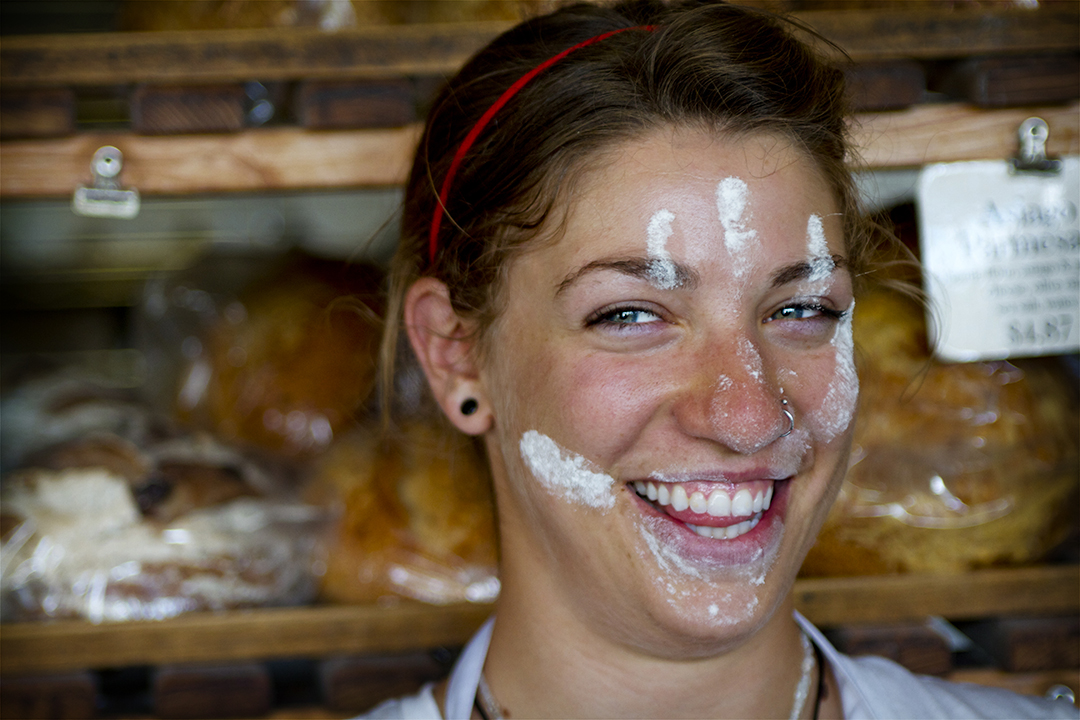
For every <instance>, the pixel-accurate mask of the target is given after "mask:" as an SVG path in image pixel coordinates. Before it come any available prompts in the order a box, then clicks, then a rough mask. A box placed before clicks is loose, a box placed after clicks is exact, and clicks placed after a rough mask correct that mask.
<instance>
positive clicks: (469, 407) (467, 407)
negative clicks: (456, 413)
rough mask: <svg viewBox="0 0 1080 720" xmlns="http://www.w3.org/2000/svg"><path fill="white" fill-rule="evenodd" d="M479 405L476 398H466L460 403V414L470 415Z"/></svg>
mask: <svg viewBox="0 0 1080 720" xmlns="http://www.w3.org/2000/svg"><path fill="white" fill-rule="evenodd" d="M479 407H480V403H478V402H476V398H466V399H465V402H463V403H461V414H462V415H472V414H473V413H474V412H476V411H477V409H479Z"/></svg>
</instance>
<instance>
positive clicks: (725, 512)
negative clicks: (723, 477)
mask: <svg viewBox="0 0 1080 720" xmlns="http://www.w3.org/2000/svg"><path fill="white" fill-rule="evenodd" d="M708 511H709V514H710V515H712V516H713V517H731V497H729V496H728V494H727V493H726V492H724V491H723V490H715V491H713V493H712V494H711V495H709V505H708Z"/></svg>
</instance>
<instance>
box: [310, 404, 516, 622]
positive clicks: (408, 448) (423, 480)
mask: <svg viewBox="0 0 1080 720" xmlns="http://www.w3.org/2000/svg"><path fill="white" fill-rule="evenodd" d="M313 487H314V491H317V492H321V493H323V494H324V496H329V497H332V498H333V499H334V501H335V502H336V503H337V504H338V506H339V508H340V519H339V521H338V527H337V530H336V532H335V533H334V537H333V540H331V541H330V545H329V549H328V553H327V556H328V559H327V569H326V575H325V577H324V580H323V585H322V590H321V597H322V598H323V599H324V600H328V601H331V602H373V601H383V602H385V601H387V600H392V599H394V598H402V597H404V598H412V599H415V600H421V601H423V602H428V603H435V604H443V603H453V602H465V601H469V602H491V601H493V600H494V599H495V597H496V596H497V595H498V592H499V581H498V578H497V568H496V553H497V551H496V537H495V514H494V505H493V500H492V495H491V488H490V481H489V479H488V474H487V469H486V466H485V465H484V463H483V461H482V459H481V458H480V457H479V455H478V453H477V452H476V450H475V449H474V448H473V447H472V446H471V444H470V443H469V441H468V440H467V439H466V438H463V437H457V436H456V435H455V434H453V433H452V432H451V431H449V430H442V429H439V428H437V427H435V426H434V425H432V424H422V423H414V424H412V425H410V426H409V427H408V428H407V429H405V430H404V431H402V432H401V433H400V434H398V435H395V436H394V437H392V438H390V439H386V438H382V439H380V437H379V436H378V434H377V433H375V432H373V431H364V432H358V433H357V434H355V435H354V436H351V437H349V438H345V439H343V440H342V441H341V442H340V443H338V444H337V445H336V446H335V447H334V448H333V449H332V450H331V451H330V453H328V455H327V456H326V457H325V458H324V461H323V462H322V463H321V469H320V471H319V473H318V477H317V478H316V479H315V481H314V486H313Z"/></svg>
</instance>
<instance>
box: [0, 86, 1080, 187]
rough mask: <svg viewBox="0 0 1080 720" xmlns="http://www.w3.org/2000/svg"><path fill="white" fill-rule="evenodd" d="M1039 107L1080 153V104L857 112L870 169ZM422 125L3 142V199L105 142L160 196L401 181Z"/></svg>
mask: <svg viewBox="0 0 1080 720" xmlns="http://www.w3.org/2000/svg"><path fill="white" fill-rule="evenodd" d="M1032 115H1038V116H1039V117H1042V118H1043V119H1044V120H1046V122H1047V123H1048V124H1049V126H1050V138H1049V141H1048V145H1047V149H1048V152H1050V153H1051V154H1054V155H1075V154H1080V103H1072V104H1070V105H1065V106H1056V107H1037V108H1009V109H1004V110H978V109H976V108H973V107H971V106H969V105H964V104H942V105H920V106H917V107H914V108H911V109H910V110H902V111H894V112H883V113H873V114H863V115H859V116H857V117H856V120H855V123H854V135H855V144H856V147H858V148H859V149H860V154H861V156H862V158H863V160H864V161H865V163H864V164H865V166H867V167H870V168H896V167H917V166H920V165H923V164H925V163H931V162H950V161H957V160H978V159H994V158H997V159H1001V158H1006V157H1011V156H1013V155H1015V154H1016V151H1017V145H1018V143H1017V139H1016V132H1017V128H1018V127H1019V126H1020V123H1021V122H1022V121H1023V120H1024V119H1026V118H1028V117H1031V116H1032ZM419 134H420V128H419V126H417V125H410V126H407V127H402V128H393V129H385V130H353V131H306V130H302V129H299V128H266V129H257V130H248V131H245V132H240V133H236V134H223V135H178V136H164V137H162V136H143V135H135V134H133V133H126V132H125V133H108V132H87V133H81V134H78V135H74V136H72V137H67V138H60V139H50V140H12V141H7V142H3V143H0V167H3V172H2V173H0V197H2V198H4V199H19V198H25V199H30V198H46V197H70V196H71V194H72V193H73V192H74V191H75V188H76V187H78V186H79V185H80V184H84V183H88V182H89V181H90V158H91V157H92V156H93V154H94V152H95V151H96V150H97V149H98V148H99V147H102V146H103V145H114V146H116V147H118V148H119V149H120V151H121V152H122V153H123V154H124V170H123V174H122V175H121V182H122V184H123V185H124V186H125V187H133V188H137V189H138V190H139V192H140V193H142V194H143V195H146V196H150V195H190V194H200V193H220V192H260V191H280V190H307V189H329V188H360V187H373V186H391V185H400V184H402V183H404V182H405V178H406V176H407V174H408V171H409V167H410V164H411V161H412V153H413V152H414V149H415V147H416V143H417V141H418V139H419Z"/></svg>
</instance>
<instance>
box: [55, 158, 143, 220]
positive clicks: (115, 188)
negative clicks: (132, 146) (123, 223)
mask: <svg viewBox="0 0 1080 720" xmlns="http://www.w3.org/2000/svg"><path fill="white" fill-rule="evenodd" d="M123 158H124V156H123V154H121V152H120V151H119V150H117V149H116V148H114V147H113V146H111V145H106V146H105V147H103V148H98V151H97V152H96V153H94V159H93V160H91V161H90V171H91V172H92V173H93V174H94V186H93V187H79V188H78V189H77V190H76V191H75V196H74V197H73V198H72V199H71V209H72V210H73V211H74V212H75V214H76V215H84V216H86V217H109V218H125V219H130V218H133V217H135V216H136V215H138V214H139V191H138V190H134V189H132V190H123V189H121V187H120V180H119V177H120V170H121V169H122V168H123V167H124V159H123Z"/></svg>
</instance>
